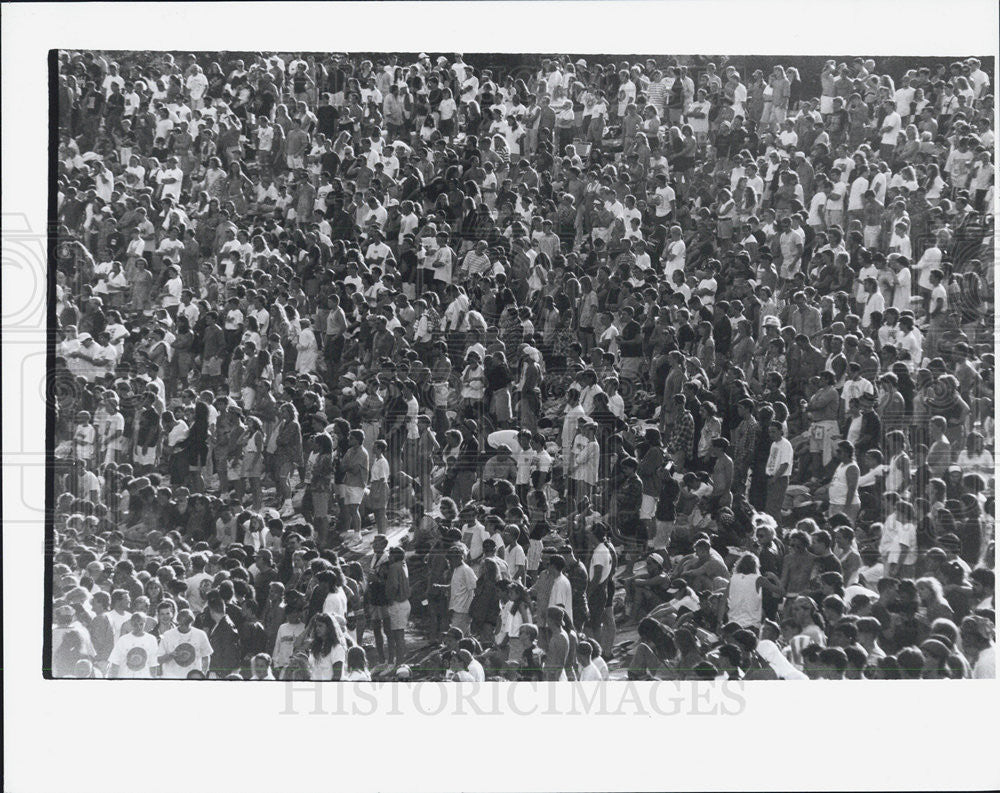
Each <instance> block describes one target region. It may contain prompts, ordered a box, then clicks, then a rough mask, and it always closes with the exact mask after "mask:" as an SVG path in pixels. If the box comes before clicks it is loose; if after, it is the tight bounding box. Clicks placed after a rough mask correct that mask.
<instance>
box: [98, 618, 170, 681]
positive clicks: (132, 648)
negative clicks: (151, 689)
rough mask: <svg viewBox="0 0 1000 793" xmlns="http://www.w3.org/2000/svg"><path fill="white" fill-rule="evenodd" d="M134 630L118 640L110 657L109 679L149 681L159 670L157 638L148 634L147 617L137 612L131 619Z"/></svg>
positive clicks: (130, 622)
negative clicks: (155, 671)
mask: <svg viewBox="0 0 1000 793" xmlns="http://www.w3.org/2000/svg"><path fill="white" fill-rule="evenodd" d="M129 625H130V626H131V628H132V630H131V631H130V632H129V633H126V634H124V635H122V636H120V637H119V638H118V640H117V641H116V642H115V646H114V649H112V651H111V655H110V656H109V657H108V664H109V666H108V677H109V678H113V677H117V678H130V679H149V678H151V677H154V676H155V675H154V670H157V671H158V670H159V666H160V663H159V660H158V657H157V652H158V649H159V646H158V642H157V641H156V637H155V636H153V634H151V633H147V632H146V615H145V614H143V613H142V612H141V611H137V612H135V613H134V614H133V615H132V616H131V618H130V619H129Z"/></svg>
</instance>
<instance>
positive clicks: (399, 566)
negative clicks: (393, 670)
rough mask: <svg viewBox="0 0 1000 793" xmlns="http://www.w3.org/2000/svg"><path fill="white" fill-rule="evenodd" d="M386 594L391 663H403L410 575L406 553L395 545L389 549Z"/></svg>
mask: <svg viewBox="0 0 1000 793" xmlns="http://www.w3.org/2000/svg"><path fill="white" fill-rule="evenodd" d="M385 595H386V599H387V600H388V601H389V605H388V606H386V607H385V617H386V620H387V626H388V628H389V652H388V659H387V660H388V661H389V663H390V664H393V665H395V664H401V663H402V662H403V657H404V655H405V654H406V644H405V642H404V639H403V634H404V631H405V630H406V625H407V623H408V622H409V621H410V576H409V572H408V571H407V569H406V553H405V552H404V551H403V549H402V548H400V547H398V546H395V547H393V548H390V549H389V562H388V567H387V568H386V571H385Z"/></svg>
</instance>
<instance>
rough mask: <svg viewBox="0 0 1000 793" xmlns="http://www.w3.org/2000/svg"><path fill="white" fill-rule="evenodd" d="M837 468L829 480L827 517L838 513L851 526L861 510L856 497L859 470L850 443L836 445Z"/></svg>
mask: <svg viewBox="0 0 1000 793" xmlns="http://www.w3.org/2000/svg"><path fill="white" fill-rule="evenodd" d="M837 461H838V464H837V468H836V470H835V471H834V472H833V479H831V480H830V489H829V497H830V507H829V510H828V512H827V514H828V515H831V516H832V515H836V514H837V513H838V512H839V513H841V514H844V515H846V516H847V517H848V518H850V520H851V523H852V524H853V523H854V521H855V519H856V518H857V517H858V512H859V510H860V509H861V498H860V497H859V496H858V478H859V477H860V475H861V469H860V468H859V467H858V464H857V463H856V462H855V461H854V445H853V444H852V443H851V442H850V441H841V442H840V443H838V444H837Z"/></svg>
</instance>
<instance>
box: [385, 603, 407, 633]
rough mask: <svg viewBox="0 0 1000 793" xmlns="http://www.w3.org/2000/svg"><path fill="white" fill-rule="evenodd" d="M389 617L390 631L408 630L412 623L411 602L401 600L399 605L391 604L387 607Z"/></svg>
mask: <svg viewBox="0 0 1000 793" xmlns="http://www.w3.org/2000/svg"><path fill="white" fill-rule="evenodd" d="M386 611H387V612H388V615H389V630H391V631H401V630H404V629H405V628H406V624H407V623H408V622H409V621H410V601H408V600H401V601H400V602H399V603H390V604H389V605H388V606H387V607H386Z"/></svg>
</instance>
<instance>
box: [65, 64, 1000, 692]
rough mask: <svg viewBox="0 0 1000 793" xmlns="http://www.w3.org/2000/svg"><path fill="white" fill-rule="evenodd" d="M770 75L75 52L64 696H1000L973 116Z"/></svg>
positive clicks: (886, 89) (986, 158)
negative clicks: (606, 688)
mask: <svg viewBox="0 0 1000 793" xmlns="http://www.w3.org/2000/svg"><path fill="white" fill-rule="evenodd" d="M783 60H784V65H777V64H776V65H774V66H773V67H772V68H771V69H769V70H767V71H766V72H765V71H762V70H757V71H754V72H753V73H752V74H751V73H746V72H741V71H740V70H739V69H738V68H737V67H736V66H735V65H734V64H735V61H731V60H729V59H725V58H720V59H717V62H710V61H709V60H708V59H699V60H697V61H695V60H690V59H675V58H658V59H637V60H634V61H633V60H631V59H624V60H620V61H619V62H617V63H616V62H610V61H609V62H607V63H601V62H598V61H597V60H595V59H593V58H592V57H589V58H578V59H574V58H571V57H568V56H557V57H547V58H541V59H538V58H537V57H534V56H532V59H531V60H530V62H529V60H528V59H526V60H525V64H524V66H523V67H522V68H519V69H517V70H515V71H514V72H511V73H510V74H507V73H500V72H497V73H494V72H493V71H491V70H490V69H489V68H482V67H480V66H474V65H471V64H469V63H467V62H466V61H465V60H464V58H463V56H462V55H460V54H454V55H451V54H447V55H440V56H437V57H430V56H428V55H427V54H425V53H420V54H419V56H418V57H416V58H414V57H412V56H407V55H379V56H375V57H367V58H366V57H361V56H353V55H342V54H322V55H316V54H308V53H281V54H278V53H260V54H256V55H252V56H248V57H243V58H238V57H235V55H231V54H227V53H214V54H205V53H203V54H191V55H180V56H173V55H168V54H163V53H124V52H118V53H96V52H69V51H65V52H60V53H59V56H58V75H57V78H56V79H57V86H56V91H57V98H58V118H56V119H53V122H54V123H55V124H57V125H58V135H59V143H58V151H57V154H56V164H55V167H56V190H57V196H56V217H55V226H56V232H55V235H54V237H55V238H54V244H53V248H52V252H53V253H52V255H53V257H54V258H53V260H52V261H51V267H52V271H53V273H54V278H55V280H56V286H55V289H56V297H57V305H56V306H55V314H56V327H55V329H54V337H55V338H54V340H53V343H54V354H55V369H54V371H53V372H52V373H51V383H52V388H51V392H52V395H53V402H54V410H55V419H56V423H55V427H56V429H55V437H54V438H53V439H50V440H51V441H52V442H53V444H54V448H55V455H56V461H57V464H58V465H57V471H56V475H55V491H54V493H53V494H52V495H53V521H54V538H53V540H54V544H53V545H52V548H51V551H52V568H51V575H52V587H53V588H52V592H53V603H52V607H53V640H52V650H53V652H52V659H51V663H52V669H51V673H52V674H53V675H54V676H56V677H131V678H136V677H140V678H145V677H167V678H202V679H204V678H214V679H231V678H232V679H252V680H261V679H291V680H298V679H313V680H355V681H357V680H369V679H372V677H373V675H374V677H375V678H381V679H398V680H402V679H407V678H416V679H453V680H459V681H462V680H470V681H472V680H484V679H510V680H526V679H527V680H532V679H534V680H566V679H569V680H601V679H607V678H608V676H609V674H611V673H613V672H614V670H615V669H619V670H623V672H622V673H623V674H627V675H628V676H629V677H630V678H632V679H681V680H701V679H706V680H711V679H718V678H725V679H774V678H781V679H804V678H831V679H839V678H848V679H860V678H872V677H874V678H880V679H899V678H917V677H925V678H969V677H993V676H994V674H995V672H994V669H995V644H994V642H995V624H996V616H995V595H994V552H995V548H994V510H995V501H994V495H995V491H994V487H995V477H994V473H995V472H994V458H993V451H994V443H995V428H994V418H993V414H994V368H995V358H994V352H993V343H992V342H993V334H992V330H993V323H994V317H993V311H994V302H993V291H994V282H993V278H994V267H993V265H994V260H993V257H994V253H993V247H992V237H993V222H994V205H995V185H994V180H995V162H994V148H995V147H994V118H993V94H992V91H993V87H992V84H991V78H990V75H989V74H988V73H987V72H986V71H984V70H983V68H982V66H983V64H982V63H981V62H980V60H978V59H976V58H968V59H965V60H958V61H954V62H952V63H948V62H946V61H934V62H933V63H930V64H929V65H927V66H924V67H921V68H916V69H911V70H908V71H906V72H905V73H895V74H887V73H885V71H884V70H881V69H880V64H879V62H878V61H877V60H873V59H865V58H860V57H859V58H856V59H854V60H852V61H850V62H843V63H839V62H837V61H835V60H830V61H828V62H827V63H826V64H825V65H824V66H823V68H822V73H821V74H820V75H819V82H818V93H817V91H816V90H815V89H811V88H807V87H806V85H807V83H806V82H804V81H803V79H802V77H801V76H800V73H799V70H798V69H797V68H796V67H795V66H794V65H791V64H792V63H794V62H795V60H796V59H794V58H788V59H783ZM536 64H537V65H536ZM803 68H804V67H803ZM404 529H405V530H404ZM626 627H627V628H628V629H629V630H632V629H636V630H637V638H636V639H635V640H630V643H629V644H628V645H627V646H624V647H623V646H622V645H621V643H620V642H619V641H618V639H620V638H621V635H620V634H619V629H620V628H622V629H625V628H626ZM622 635H624V630H623V631H622ZM415 637H423V639H424V640H426V641H427V642H430V643H431V644H430V645H427V646H426V647H425V648H424V650H425V651H420V652H418V651H416V650H415V647H416V645H417V644H419V642H420V640H419V639H416V638H415ZM609 664H610V666H611V670H610V671H609Z"/></svg>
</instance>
